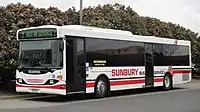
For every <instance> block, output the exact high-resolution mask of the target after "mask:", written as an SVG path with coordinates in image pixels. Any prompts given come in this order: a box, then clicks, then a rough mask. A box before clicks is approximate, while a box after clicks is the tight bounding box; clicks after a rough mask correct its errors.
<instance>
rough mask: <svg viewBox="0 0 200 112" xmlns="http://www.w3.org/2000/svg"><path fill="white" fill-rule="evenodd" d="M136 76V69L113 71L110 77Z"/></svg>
mask: <svg viewBox="0 0 200 112" xmlns="http://www.w3.org/2000/svg"><path fill="white" fill-rule="evenodd" d="M132 75H138V69H113V70H112V76H132Z"/></svg>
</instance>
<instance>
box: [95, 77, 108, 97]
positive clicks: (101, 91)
mask: <svg viewBox="0 0 200 112" xmlns="http://www.w3.org/2000/svg"><path fill="white" fill-rule="evenodd" d="M107 94H108V82H107V81H106V79H105V78H104V77H101V78H99V79H98V80H97V82H96V85H95V97H97V98H103V97H105V96H106V95H107Z"/></svg>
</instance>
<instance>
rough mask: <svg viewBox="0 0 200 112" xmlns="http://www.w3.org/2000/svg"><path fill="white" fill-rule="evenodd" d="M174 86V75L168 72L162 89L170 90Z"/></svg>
mask: <svg viewBox="0 0 200 112" xmlns="http://www.w3.org/2000/svg"><path fill="white" fill-rule="evenodd" d="M172 88H173V84H172V77H171V75H170V74H166V75H165V76H164V79H163V87H162V90H164V91H168V90H170V89H172Z"/></svg>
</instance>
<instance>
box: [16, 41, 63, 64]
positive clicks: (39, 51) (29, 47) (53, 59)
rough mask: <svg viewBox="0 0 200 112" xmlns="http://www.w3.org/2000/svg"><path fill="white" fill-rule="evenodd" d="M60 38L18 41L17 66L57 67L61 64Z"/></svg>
mask: <svg viewBox="0 0 200 112" xmlns="http://www.w3.org/2000/svg"><path fill="white" fill-rule="evenodd" d="M60 41H61V40H36V41H20V44H19V45H20V51H19V67H20V68H22V67H24V68H26V67H28V68H29V67H31V68H32V67H37V68H43V67H45V68H59V67H62V64H63V62H62V61H63V60H62V59H63V58H62V57H63V52H62V51H61V50H60V47H59V44H60Z"/></svg>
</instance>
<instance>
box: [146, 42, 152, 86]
mask: <svg viewBox="0 0 200 112" xmlns="http://www.w3.org/2000/svg"><path fill="white" fill-rule="evenodd" d="M153 85H154V64H153V44H145V86H146V87H152V86H153Z"/></svg>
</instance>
